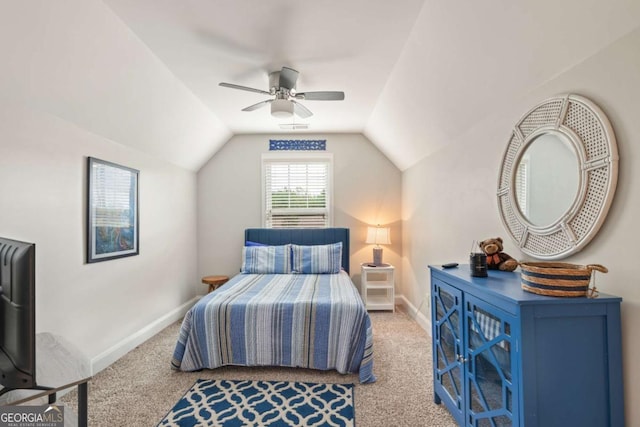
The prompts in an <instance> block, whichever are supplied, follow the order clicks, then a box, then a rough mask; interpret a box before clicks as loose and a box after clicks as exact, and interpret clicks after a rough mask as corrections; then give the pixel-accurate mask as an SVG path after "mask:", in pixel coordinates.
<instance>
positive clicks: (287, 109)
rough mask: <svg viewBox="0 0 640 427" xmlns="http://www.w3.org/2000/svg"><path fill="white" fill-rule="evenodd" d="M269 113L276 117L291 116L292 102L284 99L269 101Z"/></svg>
mask: <svg viewBox="0 0 640 427" xmlns="http://www.w3.org/2000/svg"><path fill="white" fill-rule="evenodd" d="M271 115H272V116H273V117H278V118H287V117H291V116H293V103H292V102H291V101H288V100H286V99H276V100H274V101H273V102H272V103H271Z"/></svg>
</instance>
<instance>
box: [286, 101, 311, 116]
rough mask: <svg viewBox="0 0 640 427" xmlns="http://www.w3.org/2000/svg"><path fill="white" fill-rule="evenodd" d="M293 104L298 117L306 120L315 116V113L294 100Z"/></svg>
mask: <svg viewBox="0 0 640 427" xmlns="http://www.w3.org/2000/svg"><path fill="white" fill-rule="evenodd" d="M291 103H293V112H294V113H296V114H297V115H298V117H301V118H303V119H306V118H307V117H311V116H313V113H312V112H311V111H309V109H308V108H307V107H305V106H304V105H302V104H299V103H297V102H296V101H294V100H293V99H292V100H291Z"/></svg>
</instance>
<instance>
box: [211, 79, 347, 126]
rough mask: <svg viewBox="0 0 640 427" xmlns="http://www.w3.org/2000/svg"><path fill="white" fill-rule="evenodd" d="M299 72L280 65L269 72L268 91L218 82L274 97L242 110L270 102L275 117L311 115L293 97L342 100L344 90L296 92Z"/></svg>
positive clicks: (255, 108)
mask: <svg viewBox="0 0 640 427" xmlns="http://www.w3.org/2000/svg"><path fill="white" fill-rule="evenodd" d="M298 75H299V73H298V72H297V71H296V70H294V69H293V68H289V67H282V70H280V71H274V72H272V73H270V74H269V85H270V88H269V91H265V90H261V89H254V88H252V87H247V86H241V85H237V84H233V83H224V82H222V83H220V84H219V85H220V86H222V87H227V88H230V89H239V90H244V91H247V92H255V93H260V94H264V95H271V96H274V97H275V98H274V99H267V100H264V101H261V102H258V103H257V104H253V105H250V106H248V107H245V108H243V109H242V111H253V110H257V109H258V108H262V107H264V106H265V105H268V104H271V115H272V116H273V117H276V118H288V117H291V116H293V115H294V114H295V115H297V116H299V117H302V118H303V119H305V118H307V117H311V116H312V115H313V113H312V112H311V111H310V110H309V109H308V108H307V107H305V106H304V105H302V104H300V103H299V102H296V101H295V99H300V100H306V101H342V100H344V92H338V91H322V92H298V91H297V90H296V83H297V81H298Z"/></svg>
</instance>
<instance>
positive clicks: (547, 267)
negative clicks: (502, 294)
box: [520, 262, 608, 297]
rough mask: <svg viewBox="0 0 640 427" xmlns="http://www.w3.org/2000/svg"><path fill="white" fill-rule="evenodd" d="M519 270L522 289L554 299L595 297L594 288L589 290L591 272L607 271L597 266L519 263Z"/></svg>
mask: <svg viewBox="0 0 640 427" xmlns="http://www.w3.org/2000/svg"><path fill="white" fill-rule="evenodd" d="M520 268H521V269H522V273H521V280H522V284H521V286H522V289H524V290H525V291H527V292H533V293H534V294H539V295H548V296H554V297H585V296H589V297H595V296H597V290H596V289H595V287H594V288H592V289H589V283H590V282H591V272H592V271H594V270H596V271H600V272H602V273H606V272H607V271H608V270H607V268H606V267H604V266H602V265H599V264H589V265H587V266H584V265H576V264H567V263H564V262H521V263H520Z"/></svg>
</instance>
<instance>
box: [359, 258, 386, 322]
mask: <svg viewBox="0 0 640 427" xmlns="http://www.w3.org/2000/svg"><path fill="white" fill-rule="evenodd" d="M360 269H361V273H362V275H361V278H360V285H361V286H360V287H361V292H362V301H363V302H364V305H365V307H366V308H367V310H391V311H395V295H394V284H395V280H394V272H395V268H394V266H393V265H389V264H384V265H381V266H377V267H370V266H369V265H368V264H366V263H365V264H360Z"/></svg>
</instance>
